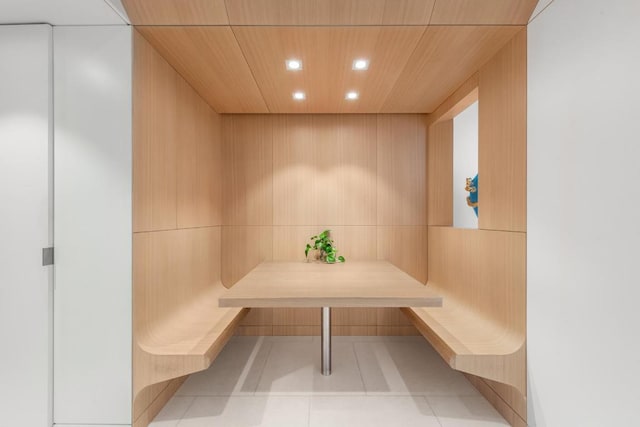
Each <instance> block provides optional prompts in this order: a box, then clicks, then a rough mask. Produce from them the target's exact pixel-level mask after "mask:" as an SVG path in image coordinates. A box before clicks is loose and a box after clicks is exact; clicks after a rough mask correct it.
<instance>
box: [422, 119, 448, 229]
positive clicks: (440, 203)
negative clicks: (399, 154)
mask: <svg viewBox="0 0 640 427" xmlns="http://www.w3.org/2000/svg"><path fill="white" fill-rule="evenodd" d="M427 218H428V223H429V225H448V226H452V225H453V120H452V119H450V120H446V121H442V122H438V123H435V124H432V125H431V126H429V139H428V143H427Z"/></svg>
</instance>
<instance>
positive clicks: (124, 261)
mask: <svg viewBox="0 0 640 427" xmlns="http://www.w3.org/2000/svg"><path fill="white" fill-rule="evenodd" d="M54 52H55V57H54V99H55V103H54V107H55V147H56V148H55V181H56V187H55V240H56V277H55V280H56V293H55V306H54V313H55V329H54V332H55V343H54V356H55V364H54V421H55V423H56V424H87V425H88V424H92V425H93V424H123V425H128V424H130V423H131V292H132V288H131V274H132V273H131V188H132V187H131V171H132V166H131V155H132V153H131V151H132V137H131V79H132V76H131V66H132V62H131V61H132V58H131V56H132V45H131V29H130V27H125V26H105V27H55V29H54Z"/></svg>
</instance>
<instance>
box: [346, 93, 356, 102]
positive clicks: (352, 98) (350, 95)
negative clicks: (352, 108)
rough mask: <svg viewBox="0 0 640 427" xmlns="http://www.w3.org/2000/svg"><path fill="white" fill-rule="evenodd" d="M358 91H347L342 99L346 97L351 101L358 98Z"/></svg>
mask: <svg viewBox="0 0 640 427" xmlns="http://www.w3.org/2000/svg"><path fill="white" fill-rule="evenodd" d="M358 96H359V95H358V92H354V91H351V92H347V94H346V95H345V97H344V99H348V100H349V101H353V100H355V99H358Z"/></svg>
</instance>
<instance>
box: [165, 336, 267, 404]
mask: <svg viewBox="0 0 640 427" xmlns="http://www.w3.org/2000/svg"><path fill="white" fill-rule="evenodd" d="M270 348H271V344H268V343H267V344H265V342H264V339H263V338H261V337H233V338H232V339H231V340H230V341H229V343H228V344H227V345H226V346H225V348H224V349H223V350H222V351H221V352H220V354H219V355H218V357H217V358H216V360H215V362H214V363H213V364H212V365H211V367H210V368H209V369H207V370H206V371H203V372H200V373H198V374H196V375H191V376H190V377H189V378H188V379H187V381H185V383H184V384H183V385H182V387H180V389H179V390H178V391H177V393H176V395H177V396H228V395H232V394H233V395H243V394H244V395H246V394H253V392H254V391H255V389H256V386H257V385H258V380H259V378H260V374H261V372H262V368H263V367H264V364H265V361H266V359H267V356H268V354H269V349H270Z"/></svg>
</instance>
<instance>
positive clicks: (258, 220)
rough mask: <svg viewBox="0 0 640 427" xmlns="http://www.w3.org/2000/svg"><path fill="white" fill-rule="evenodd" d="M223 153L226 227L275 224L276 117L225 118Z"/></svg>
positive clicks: (232, 116) (239, 116)
mask: <svg viewBox="0 0 640 427" xmlns="http://www.w3.org/2000/svg"><path fill="white" fill-rule="evenodd" d="M222 153H223V159H224V161H223V165H222V166H223V167H222V171H223V177H224V182H225V185H224V187H223V221H224V224H225V225H271V224H273V119H272V117H270V116H259V115H227V116H224V117H223V120H222Z"/></svg>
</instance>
